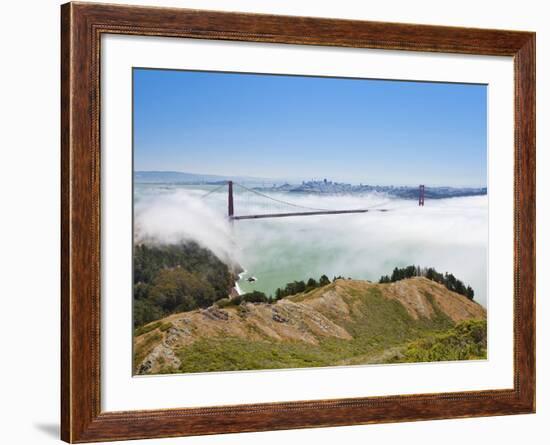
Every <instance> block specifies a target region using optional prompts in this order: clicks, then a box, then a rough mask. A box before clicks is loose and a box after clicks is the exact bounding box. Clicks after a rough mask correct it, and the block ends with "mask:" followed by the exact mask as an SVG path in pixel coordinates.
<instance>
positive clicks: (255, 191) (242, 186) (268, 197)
mask: <svg viewBox="0 0 550 445" xmlns="http://www.w3.org/2000/svg"><path fill="white" fill-rule="evenodd" d="M234 184H235V185H237V186H239V187H241V188H243V189H245V190H246V191H248V192H251V193H254V194H256V195H258V196H261V197H262V198H266V199H270V200H271V201H275V202H278V203H280V204H285V205H288V206H291V207H296V208H297V209H304V210H314V211H318V212H329V211H331V209H320V208H316V207H308V206H304V205H300V204H295V203H292V202H288V201H284V200H282V199H277V198H274V197H272V196H269V195H266V194H264V193H261V192H259V191H258V190H254V189H251V188H248V187H245V186H244V185H242V184H238V183H234Z"/></svg>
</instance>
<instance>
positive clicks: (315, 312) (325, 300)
mask: <svg viewBox="0 0 550 445" xmlns="http://www.w3.org/2000/svg"><path fill="white" fill-rule="evenodd" d="M485 319H486V311H485V309H484V308H483V307H482V306H480V305H479V304H477V303H475V302H473V301H471V300H469V299H468V298H466V297H464V296H462V295H459V294H456V293H454V292H451V291H449V290H448V289H446V288H445V287H444V286H442V285H441V284H438V283H435V282H433V281H430V280H428V279H426V278H423V277H415V278H409V279H406V280H401V281H398V282H395V283H384V284H375V283H371V282H369V281H358V280H344V279H339V280H336V281H334V282H333V283H331V284H328V285H326V286H323V287H320V288H317V289H315V290H312V291H310V292H308V293H302V294H297V295H293V296H290V297H286V298H284V299H282V300H279V301H277V302H276V303H273V304H268V303H243V304H241V305H239V306H233V307H226V308H223V309H221V308H218V307H217V306H216V305H213V306H210V307H209V308H206V309H198V310H193V311H189V312H181V313H177V314H173V315H170V316H168V317H166V318H163V319H162V320H159V321H156V322H153V323H149V324H147V325H145V326H142V327H141V328H139V329H138V330H136V333H135V334H136V335H135V338H134V371H135V373H136V374H149V373H175V372H204V371H227V370H242V369H268V368H293V367H312V366H333V365H349V364H367V363H389V362H399V361H426V360H429V361H432V360H457V359H471V358H485V355H486V327H485Z"/></svg>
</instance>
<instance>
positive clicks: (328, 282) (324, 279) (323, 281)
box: [319, 275, 330, 286]
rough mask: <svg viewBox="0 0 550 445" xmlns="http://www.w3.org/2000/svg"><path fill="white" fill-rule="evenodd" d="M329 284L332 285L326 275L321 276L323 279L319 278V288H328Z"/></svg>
mask: <svg viewBox="0 0 550 445" xmlns="http://www.w3.org/2000/svg"><path fill="white" fill-rule="evenodd" d="M327 284H330V280H329V279H328V277H327V276H326V275H321V278H319V286H326V285H327Z"/></svg>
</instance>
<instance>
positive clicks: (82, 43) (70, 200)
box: [61, 3, 535, 443]
mask: <svg viewBox="0 0 550 445" xmlns="http://www.w3.org/2000/svg"><path fill="white" fill-rule="evenodd" d="M103 34H128V35H138V36H140V35H143V36H166V37H176V38H193V39H220V40H236V41H247V42H276V43H286V44H300V45H322V46H337V47H353V48H379V49H391V50H409V51H427V52H445V53H461V54H477V55H497V56H512V57H513V58H514V69H515V127H514V134H515V172H514V175H515V176H514V178H515V179H514V182H515V191H514V203H515V211H514V348H515V349H514V387H513V389H510V390H486V391H476V392H458V393H437V394H418V395H402V396H384V397H368V398H350V399H335V400H315V401H300V402H288V403H265V404H252V405H237V406H223V407H222V406H219V407H216V406H213V407H210V408H187V409H185V408H183V409H167V410H152V411H130V412H102V410H101V404H100V357H101V349H100V337H101V332H100V305H101V296H100V231H101V227H100V199H101V196H100V182H101V178H100V161H101V160H100V137H99V136H100V134H99V132H100V120H99V116H100V112H101V106H100V54H101V45H100V38H101V36H102V35H103ZM61 35H62V43H61V87H62V88H61V110H62V111H61V148H62V158H61V171H62V177H61V199H62V201H61V202H62V210H61V221H62V226H61V232H62V243H61V262H62V263H61V269H62V273H61V290H62V292H61V313H62V317H61V332H62V342H61V369H62V374H61V437H62V439H63V440H65V441H67V442H71V443H73V442H93V441H105V440H123V439H140V438H152V437H173V436H185V435H200V434H216V433H231V432H244V431H265V430H280V429H289V428H307V427H322V426H339V425H354V424H368V423H381V422H402V421H412V420H427V419H442V418H460V417H474V416H494V415H507V414H520V413H533V412H534V411H535V34H534V33H530V32H518V31H501V30H485V29H467V28H453V27H439V26H425V25H409V24H395V23H392V24H390V23H380V22H362V21H351V20H333V19H324V18H306V17H289V16H273V15H256V14H243V13H225V12H213V11H197V10H186V9H172V8H149V7H134V6H117V5H107V4H92V3H68V4H65V5H63V6H62V7H61Z"/></svg>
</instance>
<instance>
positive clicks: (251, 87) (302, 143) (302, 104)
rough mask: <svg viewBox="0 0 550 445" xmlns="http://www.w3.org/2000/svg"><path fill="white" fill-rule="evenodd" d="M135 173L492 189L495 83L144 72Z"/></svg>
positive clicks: (138, 79)
mask: <svg viewBox="0 0 550 445" xmlns="http://www.w3.org/2000/svg"><path fill="white" fill-rule="evenodd" d="M133 76H134V169H135V170H136V171H143V170H156V171H162V170H166V171H183V172H189V173H201V174H220V175H227V176H255V177H263V178H274V179H295V180H302V179H306V180H307V179H312V178H328V179H331V180H336V181H345V182H353V183H359V182H362V183H364V184H394V185H417V184H419V183H423V184H427V185H432V186H436V185H450V186H485V185H486V164H487V89H486V86H485V85H467V84H447V83H432V82H404V81H386V80H367V79H341V78H326V77H325V78H323V77H303V76H272V75H261V74H236V73H235V74H233V73H215V72H196V71H176V70H150V69H134V73H133Z"/></svg>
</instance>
